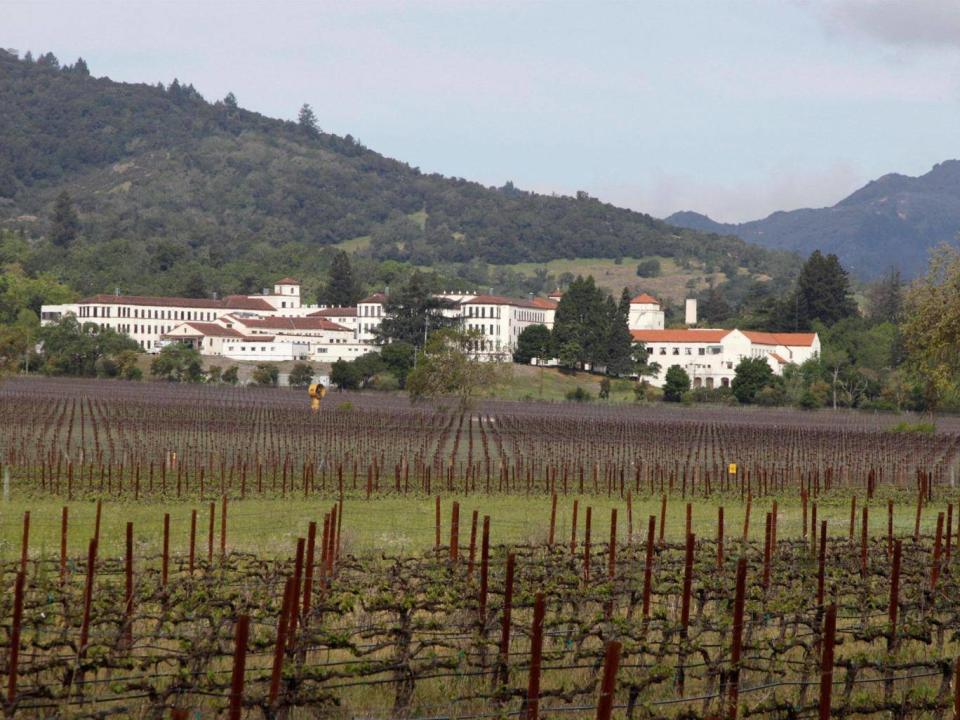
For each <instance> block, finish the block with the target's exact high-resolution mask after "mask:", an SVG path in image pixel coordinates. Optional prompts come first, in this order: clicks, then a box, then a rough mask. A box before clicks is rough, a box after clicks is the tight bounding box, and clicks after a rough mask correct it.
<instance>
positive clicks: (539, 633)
mask: <svg viewBox="0 0 960 720" xmlns="http://www.w3.org/2000/svg"><path fill="white" fill-rule="evenodd" d="M544 614H545V606H544V599H543V593H542V592H539V593H537V596H536V599H535V600H534V603H533V625H532V626H531V628H530V678H529V681H528V683H527V708H526V710H527V712H526V720H538V718H539V716H540V666H541V663H542V661H543V616H544Z"/></svg>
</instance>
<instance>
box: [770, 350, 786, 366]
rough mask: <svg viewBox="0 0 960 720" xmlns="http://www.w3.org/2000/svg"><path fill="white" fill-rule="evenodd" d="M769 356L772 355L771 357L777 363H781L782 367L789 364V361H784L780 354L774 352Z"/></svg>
mask: <svg viewBox="0 0 960 720" xmlns="http://www.w3.org/2000/svg"><path fill="white" fill-rule="evenodd" d="M769 355H770V357H772V358H773V359H774V360H776V361H777V362H778V363H780V364H781V365H786V364H787V361H786V360H784V359H783V357H782V356H781V355H780V354H779V353H775V352H772V353H769Z"/></svg>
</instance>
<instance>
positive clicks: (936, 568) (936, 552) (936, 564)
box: [930, 513, 943, 592]
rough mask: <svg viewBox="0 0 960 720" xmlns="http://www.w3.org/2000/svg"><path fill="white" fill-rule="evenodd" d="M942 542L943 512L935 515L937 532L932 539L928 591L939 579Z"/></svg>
mask: <svg viewBox="0 0 960 720" xmlns="http://www.w3.org/2000/svg"><path fill="white" fill-rule="evenodd" d="M942 543H943V513H939V514H938V515H937V534H936V536H935V537H934V540H933V561H932V563H931V566H930V592H934V591H935V590H936V589H937V580H939V579H940V551H941V547H942Z"/></svg>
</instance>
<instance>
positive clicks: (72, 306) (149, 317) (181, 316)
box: [40, 278, 309, 352]
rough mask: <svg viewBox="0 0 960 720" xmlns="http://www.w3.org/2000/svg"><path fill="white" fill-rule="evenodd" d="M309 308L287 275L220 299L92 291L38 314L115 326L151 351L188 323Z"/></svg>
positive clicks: (48, 318)
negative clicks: (258, 291)
mask: <svg viewBox="0 0 960 720" xmlns="http://www.w3.org/2000/svg"><path fill="white" fill-rule="evenodd" d="M306 310H309V308H304V307H303V306H302V305H301V303H300V284H299V283H298V282H297V281H296V280H294V279H293V278H284V279H282V280H280V281H278V282H277V283H275V284H274V286H273V292H272V293H271V292H269V291H265V292H264V294H262V295H228V296H227V297H225V298H222V299H220V298H176V297H148V296H142V295H120V294H115V295H94V296H92V297H88V298H84V299H83V300H80V301H79V302H76V303H68V304H64V305H44V306H43V307H42V308H41V314H40V319H41V322H42V323H44V324H49V323H51V322H58V321H59V320H60V319H61V318H62V317H64V316H66V315H73V316H74V317H76V318H77V320H78V321H79V322H81V323H87V322H92V323H95V324H96V325H99V326H100V327H109V328H112V329H113V330H116V331H117V332H120V333H123V334H124V335H128V336H129V337H131V338H133V339H134V340H136V341H137V342H138V343H139V344H140V347H141V348H143V349H144V350H146V351H147V352H157V351H158V350H159V349H160V347H162V345H163V337H164V335H167V334H168V333H170V332H171V331H172V330H173V329H174V328H175V327H177V325H180V324H181V323H184V322H199V323H212V322H216V321H218V320H220V319H221V318H223V317H224V316H226V315H229V314H232V313H235V312H238V311H240V312H248V313H254V314H255V315H256V316H258V317H270V316H273V315H281V314H294V313H301V312H304V311H306Z"/></svg>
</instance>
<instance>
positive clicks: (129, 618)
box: [123, 522, 133, 649]
mask: <svg viewBox="0 0 960 720" xmlns="http://www.w3.org/2000/svg"><path fill="white" fill-rule="evenodd" d="M125 560H126V562H125V563H124V564H125V571H126V573H125V574H126V584H125V587H124V602H123V608H124V609H123V637H124V645H125V646H126V648H127V649H130V648H131V647H133V523H132V522H128V523H127V551H126V558H125Z"/></svg>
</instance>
